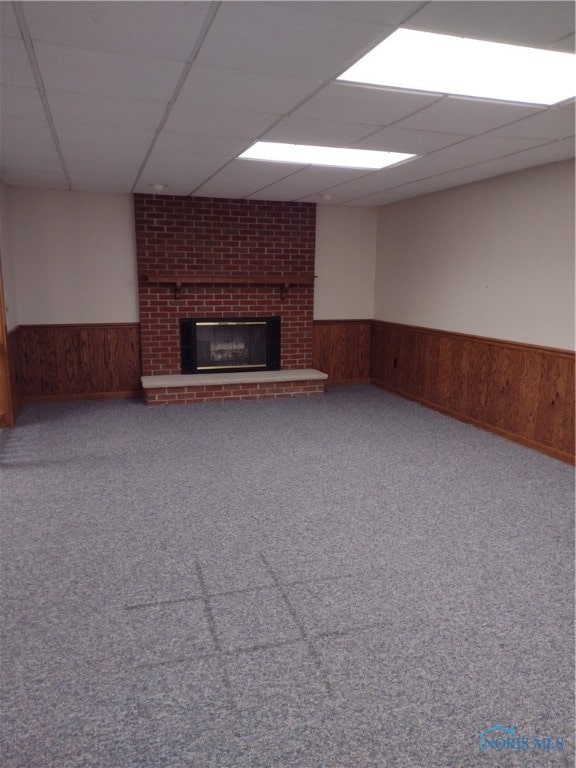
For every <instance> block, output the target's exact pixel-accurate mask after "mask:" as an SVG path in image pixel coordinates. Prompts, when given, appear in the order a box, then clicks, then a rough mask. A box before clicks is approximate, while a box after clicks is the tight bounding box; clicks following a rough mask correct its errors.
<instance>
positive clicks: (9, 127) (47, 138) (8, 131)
mask: <svg viewBox="0 0 576 768" xmlns="http://www.w3.org/2000/svg"><path fill="white" fill-rule="evenodd" d="M6 140H11V141H13V142H14V143H15V144H17V143H18V142H24V143H28V142H36V143H50V144H52V143H53V138H52V134H51V132H50V128H49V127H48V123H47V122H46V120H30V119H29V118H27V117H3V118H2V142H5V141H6Z"/></svg>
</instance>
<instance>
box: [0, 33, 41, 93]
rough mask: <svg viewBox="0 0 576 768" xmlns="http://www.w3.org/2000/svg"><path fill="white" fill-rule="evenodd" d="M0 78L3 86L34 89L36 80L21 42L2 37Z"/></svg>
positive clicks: (0, 45)
mask: <svg viewBox="0 0 576 768" xmlns="http://www.w3.org/2000/svg"><path fill="white" fill-rule="evenodd" d="M0 77H1V81H2V84H3V85H16V86H21V87H23V88H36V80H35V78H34V73H33V72H32V67H31V66H30V62H29V60H28V54H27V53H26V48H24V43H23V42H22V40H21V39H20V38H19V39H16V38H11V37H4V38H2V43H1V44H0Z"/></svg>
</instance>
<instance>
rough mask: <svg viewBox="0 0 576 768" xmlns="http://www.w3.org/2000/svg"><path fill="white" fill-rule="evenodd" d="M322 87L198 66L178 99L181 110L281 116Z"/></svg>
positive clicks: (307, 81)
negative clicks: (213, 110)
mask: <svg viewBox="0 0 576 768" xmlns="http://www.w3.org/2000/svg"><path fill="white" fill-rule="evenodd" d="M321 84H322V81H321V80H311V79H303V78H295V77H283V76H281V75H270V74H268V73H266V72H241V71H239V70H235V69H225V68H222V67H209V66H205V65H202V64H197V63H195V64H194V65H193V67H192V69H191V70H190V73H189V74H188V77H187V78H186V81H185V83H184V86H183V87H182V90H181V91H180V95H179V96H178V100H177V104H178V106H179V107H183V108H187V109H190V108H192V109H198V107H204V106H206V107H225V108H226V109H234V110H240V111H243V112H247V111H254V112H264V113H271V114H281V113H283V112H287V111H289V110H291V109H292V108H293V107H294V106H295V105H296V104H298V103H299V102H300V101H302V99H304V98H306V96H308V95H309V94H310V93H312V92H313V91H314V90H316V88H318V87H319V86H320V85H321Z"/></svg>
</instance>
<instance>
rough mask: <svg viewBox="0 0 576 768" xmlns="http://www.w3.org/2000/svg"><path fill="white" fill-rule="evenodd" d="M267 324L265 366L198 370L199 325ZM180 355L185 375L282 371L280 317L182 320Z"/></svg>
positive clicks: (187, 318)
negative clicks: (220, 323) (218, 323)
mask: <svg viewBox="0 0 576 768" xmlns="http://www.w3.org/2000/svg"><path fill="white" fill-rule="evenodd" d="M217 322H222V323H232V322H236V323H253V322H265V323H266V364H265V365H263V366H261V367H260V366H258V367H254V366H250V367H248V368H247V367H234V366H229V365H226V366H222V367H221V368H219V367H216V368H211V369H209V370H205V369H204V370H203V369H200V370H198V359H197V343H196V342H197V325H198V324H199V323H217ZM180 355H181V366H182V373H183V374H198V375H201V374H204V373H241V372H243V371H279V370H280V318H279V317H221V318H214V317H183V318H180Z"/></svg>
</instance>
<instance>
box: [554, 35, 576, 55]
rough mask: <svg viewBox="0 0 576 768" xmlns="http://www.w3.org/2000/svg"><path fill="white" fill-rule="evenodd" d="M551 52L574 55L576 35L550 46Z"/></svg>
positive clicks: (568, 36)
mask: <svg viewBox="0 0 576 768" xmlns="http://www.w3.org/2000/svg"><path fill="white" fill-rule="evenodd" d="M548 48H549V50H551V51H563V52H564V53H574V49H575V48H576V43H575V38H574V33H572V34H571V35H567V36H566V37H563V38H562V39H561V40H557V41H556V42H555V43H552V45H549V46H548Z"/></svg>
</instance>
